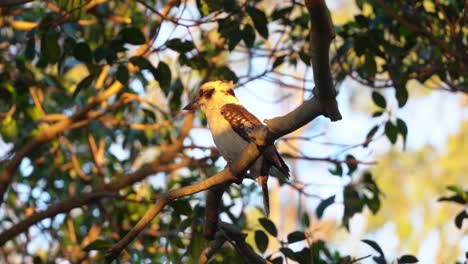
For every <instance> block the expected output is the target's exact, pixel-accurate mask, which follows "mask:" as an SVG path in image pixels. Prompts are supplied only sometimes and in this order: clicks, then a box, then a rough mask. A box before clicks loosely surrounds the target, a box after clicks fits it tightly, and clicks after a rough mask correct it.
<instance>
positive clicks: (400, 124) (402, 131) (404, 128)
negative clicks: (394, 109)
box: [396, 118, 408, 148]
mask: <svg viewBox="0 0 468 264" xmlns="http://www.w3.org/2000/svg"><path fill="white" fill-rule="evenodd" d="M396 126H397V129H398V132H400V134H401V136H402V137H403V148H406V138H407V136H408V127H407V126H406V123H405V121H403V120H402V119H400V118H398V119H397V125H396Z"/></svg>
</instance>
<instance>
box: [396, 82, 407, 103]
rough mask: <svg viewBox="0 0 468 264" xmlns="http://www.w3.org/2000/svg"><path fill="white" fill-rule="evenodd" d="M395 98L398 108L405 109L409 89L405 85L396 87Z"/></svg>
mask: <svg viewBox="0 0 468 264" xmlns="http://www.w3.org/2000/svg"><path fill="white" fill-rule="evenodd" d="M395 90H396V91H395V97H396V99H397V101H398V107H403V106H404V105H405V104H406V102H408V89H406V86H405V85H399V86H396V87H395Z"/></svg>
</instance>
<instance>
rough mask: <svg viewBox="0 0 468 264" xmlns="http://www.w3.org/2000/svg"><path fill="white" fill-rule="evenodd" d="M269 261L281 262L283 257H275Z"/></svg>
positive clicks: (278, 263)
mask: <svg viewBox="0 0 468 264" xmlns="http://www.w3.org/2000/svg"><path fill="white" fill-rule="evenodd" d="M271 263H273V264H283V257H276V258H274V259H272V260H271Z"/></svg>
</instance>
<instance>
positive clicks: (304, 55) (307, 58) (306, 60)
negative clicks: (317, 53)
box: [299, 50, 311, 66]
mask: <svg viewBox="0 0 468 264" xmlns="http://www.w3.org/2000/svg"><path fill="white" fill-rule="evenodd" d="M299 58H301V60H302V61H303V62H304V63H305V64H306V65H309V66H310V65H311V61H310V56H309V54H308V53H307V52H306V51H304V50H301V51H300V52H299Z"/></svg>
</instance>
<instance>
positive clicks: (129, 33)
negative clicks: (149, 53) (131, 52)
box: [119, 27, 146, 45]
mask: <svg viewBox="0 0 468 264" xmlns="http://www.w3.org/2000/svg"><path fill="white" fill-rule="evenodd" d="M119 36H120V37H122V40H123V41H124V42H125V43H129V44H132V45H141V44H144V43H145V42H146V39H145V35H143V33H142V32H141V31H140V29H138V28H136V27H128V28H124V29H122V30H121V31H120V33H119Z"/></svg>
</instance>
